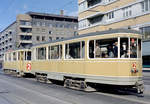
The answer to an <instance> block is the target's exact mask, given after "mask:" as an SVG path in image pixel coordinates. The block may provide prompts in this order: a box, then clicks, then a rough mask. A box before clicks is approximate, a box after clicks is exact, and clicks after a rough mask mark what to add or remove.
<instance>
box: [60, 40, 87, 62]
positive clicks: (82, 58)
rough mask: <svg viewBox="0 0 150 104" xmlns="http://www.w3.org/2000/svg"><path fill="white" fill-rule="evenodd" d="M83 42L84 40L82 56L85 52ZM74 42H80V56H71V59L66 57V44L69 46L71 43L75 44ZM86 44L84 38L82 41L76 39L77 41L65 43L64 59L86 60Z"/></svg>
mask: <svg viewBox="0 0 150 104" xmlns="http://www.w3.org/2000/svg"><path fill="white" fill-rule="evenodd" d="M82 42H84V57H82V53H83V51H82ZM73 43H80V50H81V51H80V58H71V59H69V58H66V45H67V47H68V48H69V44H73ZM85 46H86V42H85V41H84V40H81V41H75V42H68V43H65V44H64V49H63V50H64V57H63V58H64V60H85V58H86V48H85Z"/></svg>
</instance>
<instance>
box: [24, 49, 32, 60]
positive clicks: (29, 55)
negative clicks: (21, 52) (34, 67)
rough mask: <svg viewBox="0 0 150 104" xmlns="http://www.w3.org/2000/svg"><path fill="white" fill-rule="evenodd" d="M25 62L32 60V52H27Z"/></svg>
mask: <svg viewBox="0 0 150 104" xmlns="http://www.w3.org/2000/svg"><path fill="white" fill-rule="evenodd" d="M25 60H31V51H26V52H25Z"/></svg>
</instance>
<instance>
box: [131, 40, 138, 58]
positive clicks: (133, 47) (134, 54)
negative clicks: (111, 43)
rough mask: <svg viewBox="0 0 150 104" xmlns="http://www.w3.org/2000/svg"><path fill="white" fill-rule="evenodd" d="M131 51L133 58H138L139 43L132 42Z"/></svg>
mask: <svg viewBox="0 0 150 104" xmlns="http://www.w3.org/2000/svg"><path fill="white" fill-rule="evenodd" d="M130 48H131V52H130V57H131V58H136V57H137V44H136V41H135V42H131V46H130Z"/></svg>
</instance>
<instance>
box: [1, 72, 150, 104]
mask: <svg viewBox="0 0 150 104" xmlns="http://www.w3.org/2000/svg"><path fill="white" fill-rule="evenodd" d="M143 74H144V78H143V79H144V82H145V92H144V97H141V96H138V95H136V94H132V93H127V92H126V93H123V92H122V93H121V92H120V93H104V92H83V91H77V90H73V89H67V88H64V87H63V86H61V85H56V84H51V83H47V84H45V83H40V82H37V81H35V79H33V78H17V77H14V76H11V75H5V74H3V72H2V71H0V104H149V102H150V72H144V73H143Z"/></svg>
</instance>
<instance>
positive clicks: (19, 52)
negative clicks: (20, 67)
mask: <svg viewBox="0 0 150 104" xmlns="http://www.w3.org/2000/svg"><path fill="white" fill-rule="evenodd" d="M18 60H20V52H18Z"/></svg>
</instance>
